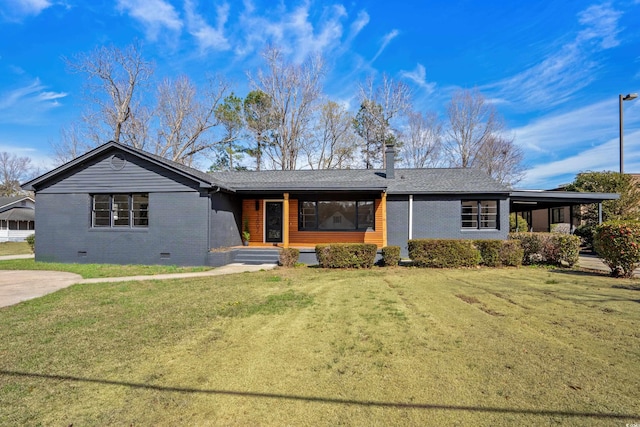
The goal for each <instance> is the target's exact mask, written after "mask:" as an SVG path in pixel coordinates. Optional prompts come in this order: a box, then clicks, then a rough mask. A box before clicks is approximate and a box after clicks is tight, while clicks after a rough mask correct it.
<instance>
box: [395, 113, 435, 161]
mask: <svg viewBox="0 0 640 427" xmlns="http://www.w3.org/2000/svg"><path fill="white" fill-rule="evenodd" d="M402 141H403V144H402V151H403V158H404V161H405V163H406V164H407V166H409V167H410V168H428V167H437V166H439V165H440V163H441V161H442V159H441V154H442V122H441V121H440V119H438V115H437V114H436V113H424V114H422V113H418V112H410V113H409V114H408V120H407V130H406V131H405V132H404V134H403V135H402Z"/></svg>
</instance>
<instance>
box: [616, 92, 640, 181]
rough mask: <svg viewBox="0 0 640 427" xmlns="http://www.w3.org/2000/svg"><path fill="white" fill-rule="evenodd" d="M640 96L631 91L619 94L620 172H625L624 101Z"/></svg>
mask: <svg viewBox="0 0 640 427" xmlns="http://www.w3.org/2000/svg"><path fill="white" fill-rule="evenodd" d="M637 97H638V94H637V93H629V94H627V95H625V96H622V94H620V95H618V102H619V107H618V111H619V112H620V173H621V174H622V173H624V132H623V130H622V127H623V114H622V101H633V100H634V99H636V98H637Z"/></svg>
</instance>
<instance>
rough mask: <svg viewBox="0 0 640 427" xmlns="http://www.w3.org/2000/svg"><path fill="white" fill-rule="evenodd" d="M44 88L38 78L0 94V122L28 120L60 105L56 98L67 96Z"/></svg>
mask: <svg viewBox="0 0 640 427" xmlns="http://www.w3.org/2000/svg"><path fill="white" fill-rule="evenodd" d="M45 89H46V86H44V85H43V84H42V83H41V82H40V79H35V80H34V81H32V82H31V83H30V84H28V85H26V86H22V87H19V88H17V89H13V90H10V91H7V92H5V93H2V94H0V122H2V123H25V122H30V121H32V120H33V119H34V117H35V116H36V115H37V113H41V112H43V111H46V110H49V109H51V108H55V107H58V106H60V102H59V101H58V100H59V99H62V98H64V97H66V96H67V94H66V93H64V92H51V91H46V90H45Z"/></svg>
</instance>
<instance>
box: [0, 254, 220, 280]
mask: <svg viewBox="0 0 640 427" xmlns="http://www.w3.org/2000/svg"><path fill="white" fill-rule="evenodd" d="M2 270H45V271H66V272H68V273H76V274H79V275H80V276H82V277H83V278H84V279H93V278H96V277H125V276H146V275H153V274H168V273H192V272H196V271H207V270H211V267H176V266H175V265H116V264H62V263H56V262H36V261H35V260H34V259H33V258H29V259H12V260H7V261H0V271H2Z"/></svg>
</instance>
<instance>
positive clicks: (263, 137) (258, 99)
mask: <svg viewBox="0 0 640 427" xmlns="http://www.w3.org/2000/svg"><path fill="white" fill-rule="evenodd" d="M271 104H272V103H271V98H269V95H267V94H266V93H264V92H262V91H261V90H252V91H251V92H249V93H248V94H247V97H246V98H245V99H244V118H245V123H246V125H247V129H248V130H249V132H251V134H252V135H253V139H254V141H255V145H254V146H253V147H251V148H247V150H246V151H247V154H249V155H250V156H251V157H254V158H255V159H256V170H258V171H259V170H260V168H261V166H262V153H263V151H264V149H265V147H266V146H267V144H268V143H269V136H270V133H271V132H272V131H273V129H274V127H275V121H274V116H273V111H272V106H271Z"/></svg>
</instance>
